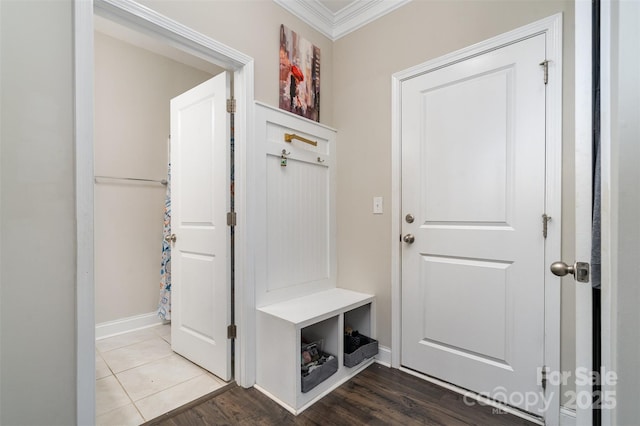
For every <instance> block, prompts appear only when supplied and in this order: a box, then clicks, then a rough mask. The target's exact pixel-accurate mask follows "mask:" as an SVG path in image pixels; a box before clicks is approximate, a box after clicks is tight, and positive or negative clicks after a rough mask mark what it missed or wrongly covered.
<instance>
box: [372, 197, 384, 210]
mask: <svg viewBox="0 0 640 426" xmlns="http://www.w3.org/2000/svg"><path fill="white" fill-rule="evenodd" d="M373 214H382V197H373Z"/></svg>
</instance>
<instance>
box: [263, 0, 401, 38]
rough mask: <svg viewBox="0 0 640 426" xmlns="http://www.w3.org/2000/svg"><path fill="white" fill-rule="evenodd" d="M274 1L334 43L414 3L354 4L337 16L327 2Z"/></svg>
mask: <svg viewBox="0 0 640 426" xmlns="http://www.w3.org/2000/svg"><path fill="white" fill-rule="evenodd" d="M273 1H274V2H276V3H277V4H278V5H280V6H281V7H283V8H284V9H286V10H288V11H289V12H291V13H293V14H294V15H295V16H297V17H298V18H300V19H301V20H302V21H304V22H306V23H307V24H309V25H310V26H311V27H313V28H315V29H316V30H318V31H320V32H321V33H322V34H324V35H325V36H327V37H328V38H330V39H331V40H333V41H335V40H337V39H339V38H340V37H343V36H345V35H347V34H349V33H350V32H352V31H355V30H357V29H358V28H360V27H362V26H364V25H366V24H368V23H370V22H372V21H374V20H376V19H378V18H380V17H382V16H384V15H386V14H387V13H389V12H392V11H394V10H395V9H397V8H399V7H401V6H404V5H405V4H407V3H408V2H410V1H411V0H354V1H352V2H350V3H349V4H348V5H347V6H345V7H343V8H342V9H340V10H338V11H337V12H333V11H331V10H330V9H329V7H327V6H326V5H325V4H323V2H326V1H327V0H273Z"/></svg>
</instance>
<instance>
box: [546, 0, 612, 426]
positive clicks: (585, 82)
mask: <svg viewBox="0 0 640 426" xmlns="http://www.w3.org/2000/svg"><path fill="white" fill-rule="evenodd" d="M592 35H593V28H592V4H591V2H585V1H577V2H576V3H575V202H576V213H575V231H574V237H575V260H579V261H581V262H591V222H592V208H591V206H592V176H593V169H592V158H593V146H592V143H593V123H592V121H593V120H592V114H593V112H592V107H593V86H592V82H593V73H592V68H593V62H592V61H593V52H592ZM601 99H602V101H604V100H605V97H604V96H602V97H601ZM603 107H604V104H603ZM605 111H606V109H605V108H603V109H602V113H603V115H604V114H606V112H605ZM602 134H603V135H604V131H603V133H602ZM601 153H603V154H604V152H603V151H602V147H601ZM600 160H601V164H602V165H605V162H604V161H603V158H602V156H601V158H600ZM603 176H604V173H603ZM578 206H586V207H585V208H579V207H578ZM602 207H603V208H602V215H603V217H602V229H603V231H604V229H605V222H604V221H605V217H604V216H605V215H606V209H605V208H604V207H605V206H604V204H603V205H602ZM604 240H605V239H604V233H603V242H604ZM603 247H604V245H603ZM604 257H605V254H604V253H603V256H602V260H603V262H602V267H603V274H602V278H603V280H602V281H603V282H604V278H605V275H604V271H605V268H606V262H605V261H604ZM558 259H560V258H558ZM571 260H572V259H565V261H567V262H570V261H571ZM569 279H571V278H569ZM602 287H604V285H603V286H602ZM591 291H592V290H591V283H590V282H589V283H578V282H575V303H576V315H575V322H576V327H575V339H576V371H577V370H578V369H579V368H582V369H585V371H591V370H592V367H593V352H592V351H593V349H592V347H593V342H592V336H593V312H592V302H593V300H592V293H591ZM603 318H604V317H603ZM604 338H605V336H604V335H603V339H604ZM603 342H604V341H603ZM603 347H604V346H603ZM591 394H592V387H591V385H590V384H589V383H585V382H582V383H576V402H577V401H578V396H580V397H582V396H583V395H589V396H590V395H591ZM588 399H589V398H588ZM592 420H593V418H592V410H591V407H590V406H589V407H587V406H585V405H584V404H576V424H578V425H584V426H591V424H592Z"/></svg>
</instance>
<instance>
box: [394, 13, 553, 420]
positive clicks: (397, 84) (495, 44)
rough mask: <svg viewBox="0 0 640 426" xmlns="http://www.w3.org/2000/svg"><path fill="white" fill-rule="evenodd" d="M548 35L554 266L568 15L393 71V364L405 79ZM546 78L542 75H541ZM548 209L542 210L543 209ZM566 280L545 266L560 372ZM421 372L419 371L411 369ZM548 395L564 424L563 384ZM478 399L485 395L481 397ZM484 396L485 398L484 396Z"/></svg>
mask: <svg viewBox="0 0 640 426" xmlns="http://www.w3.org/2000/svg"><path fill="white" fill-rule="evenodd" d="M539 34H545V35H546V40H547V45H546V49H547V57H546V58H541V61H542V60H543V59H546V60H549V61H550V62H549V80H548V84H547V97H546V123H547V129H546V139H547V140H546V148H547V150H546V172H545V173H546V177H545V179H546V188H547V193H546V195H545V205H546V214H547V215H549V216H551V217H552V221H551V222H550V223H549V233H548V236H547V240H546V244H545V256H544V258H545V265H550V264H551V263H553V262H555V261H556V260H558V259H560V254H561V219H560V218H561V217H562V198H561V196H562V14H561V13H558V14H555V15H552V16H550V17H547V18H544V19H541V20H539V21H536V22H533V23H531V24H529V25H526V26H523V27H520V28H517V29H515V30H513V31H509V32H507V33H504V34H501V35H498V36H496V37H493V38H490V39H488V40H485V41H482V42H480V43H477V44H474V45H472V46H469V47H466V48H463V49H461V50H458V51H455V52H452V53H449V54H447V55H444V56H441V57H439V58H436V59H432V60H429V61H427V62H425V63H422V64H419V65H416V66H413V67H411V68H408V69H406V70H404V71H400V72H397V73H395V74H393V76H392V81H391V84H392V96H391V99H392V106H391V114H392V124H391V131H392V139H391V175H392V185H391V194H392V197H391V198H392V200H391V205H392V207H391V212H392V213H391V214H392V218H391V229H392V232H391V236H392V238H391V240H392V242H391V305H392V307H391V309H392V311H391V312H392V314H391V344H392V345H391V346H392V353H391V365H392V367H394V368H400V369H403V368H402V366H401V363H400V360H401V353H400V351H401V349H400V348H401V331H402V328H401V326H402V324H401V318H402V311H401V309H402V306H401V295H402V293H401V292H402V281H401V273H402V259H401V246H400V243H399V239H398V236H399V235H400V234H401V229H402V211H401V209H402V204H401V190H402V186H401V185H402V174H401V173H402V164H401V141H402V135H401V118H402V111H401V104H402V101H401V94H402V83H403V82H404V81H406V80H408V79H411V78H413V77H417V76H419V75H422V74H425V73H428V72H430V71H433V70H436V69H440V68H442V67H444V66H447V65H449V64H451V63H454V62H459V61H461V60H464V59H466V58H470V57H473V56H477V55H480V54H482V53H485V52H488V51H491V50H495V49H498V48H500V47H502V46H505V45H508V44H513V43H515V42H517V41H519V40H523V39H526V38H530V37H533V36H535V35H539ZM541 78H542V74H541ZM540 214H542V212H541V213H540ZM560 291H561V288H560V279H559V278H558V277H556V276H554V275H553V274H552V273H551V272H550V270H549V269H548V268H547V267H545V326H544V328H545V330H544V336H545V350H544V357H545V365H546V367H547V371H551V372H559V371H560ZM409 372H410V373H412V374H416V373H415V372H413V371H409ZM420 377H423V378H425V379H426V380H429V381H432V382H434V383H436V384H439V385H441V386H444V387H447V388H449V389H452V390H454V391H456V392H460V393H465V394H468V392H467V391H465V390H463V389H461V388H458V387H456V386H453V385H450V384H448V383H445V382H442V381H440V380H437V379H434V378H431V377H428V376H424V375H420ZM547 392H548V393H547V395H551V396H552V398H551V403H550V406H549V410H548V411H547V412H546V413H545V421H546V422H547V423H548V424H558V423H559V418H560V386H559V384H555V383H553V382H549V383H548V386H547ZM478 398H481V397H479V396H478ZM478 400H479V401H480V400H481V399H478ZM482 402H483V403H486V404H490V405H494V404H495V406H498V407H500V408H501V409H503V410H505V411H508V412H510V413H512V414H515V415H518V416H521V417H525V418H527V419H529V420H533V421H536V422H539V419H537V418H535V417H533V416H529V415H527V414H524V413H522V412H520V411H519V410H515V409H511V408H510V407H506V406H503V405H502V404H497V403H492V402H491V401H489V400H486V399H482Z"/></svg>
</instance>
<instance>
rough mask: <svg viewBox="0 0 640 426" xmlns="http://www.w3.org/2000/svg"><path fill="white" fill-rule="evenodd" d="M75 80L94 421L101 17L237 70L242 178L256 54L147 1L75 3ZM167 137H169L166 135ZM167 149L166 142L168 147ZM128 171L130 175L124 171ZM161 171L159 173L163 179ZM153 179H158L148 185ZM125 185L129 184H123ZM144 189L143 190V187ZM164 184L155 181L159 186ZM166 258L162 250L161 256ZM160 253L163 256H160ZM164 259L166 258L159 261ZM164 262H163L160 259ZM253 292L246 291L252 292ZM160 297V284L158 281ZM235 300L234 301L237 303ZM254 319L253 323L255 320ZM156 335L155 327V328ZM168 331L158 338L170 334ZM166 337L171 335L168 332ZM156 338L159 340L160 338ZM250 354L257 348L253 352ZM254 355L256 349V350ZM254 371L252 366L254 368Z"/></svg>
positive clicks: (80, 268) (85, 356)
mask: <svg viewBox="0 0 640 426" xmlns="http://www.w3.org/2000/svg"><path fill="white" fill-rule="evenodd" d="M74 7H75V9H74V11H75V60H76V72H75V86H76V99H75V100H76V135H77V137H76V181H77V203H76V213H77V259H78V260H77V276H78V282H77V302H76V303H77V305H76V311H77V330H78V332H77V387H78V393H77V421H78V423H81V424H85V423H86V424H91V423H94V422H95V416H96V398H95V397H96V393H95V390H96V379H95V375H96V357H95V355H96V351H95V345H96V341H95V337H96V319H97V318H96V305H95V298H96V297H95V296H96V287H95V285H94V277H95V269H96V262H95V257H94V249H95V246H94V240H95V232H96V227H95V223H94V220H93V219H94V195H95V185H98V184H97V183H95V181H94V179H95V178H94V175H95V174H96V173H94V151H95V148H96V147H95V145H94V135H95V132H94V96H93V89H94V83H93V72H94V63H93V58H94V53H95V52H94V45H93V40H94V17H95V16H100V17H103V18H107V19H109V20H111V21H114V22H116V23H119V24H121V25H124V26H125V27H127V28H129V29H130V30H136V31H139V32H141V33H144V34H146V35H148V36H150V37H151V38H152V39H155V40H156V41H162V42H164V43H165V44H167V45H170V46H172V47H173V48H174V49H177V50H179V51H182V52H183V53H188V54H189V55H191V56H194V57H196V58H199V59H200V60H203V61H205V62H209V63H210V64H213V65H216V66H218V67H220V68H222V69H226V70H231V71H232V74H233V78H234V80H235V89H236V92H235V96H236V98H237V99H238V100H239V102H238V107H237V109H236V114H235V130H236V135H235V146H236V150H237V153H238V155H237V156H236V158H237V160H236V167H235V171H236V176H242V175H243V173H244V170H245V164H244V161H243V159H244V158H245V155H244V154H245V152H246V143H247V123H248V122H250V118H251V117H252V114H253V112H252V102H253V60H252V59H251V58H250V57H248V56H246V55H244V54H242V53H240V52H237V51H235V50H234V49H231V48H229V47H228V46H225V45H222V44H221V43H218V42H217V41H215V40H213V39H210V38H209V37H207V36H204V35H202V34H200V33H197V32H195V31H193V30H192V29H190V28H188V27H186V26H184V25H182V24H180V23H177V22H175V21H172V20H170V19H168V18H167V17H164V16H162V15H160V14H158V13H157V12H155V11H153V10H151V9H149V8H146V7H144V6H141V5H139V4H137V3H135V2H134V1H129V0H125V1H121V2H118V3H117V4H114V3H113V2H110V1H108V0H96V1H94V2H76V3H75V6H74ZM165 138H166V136H165ZM165 147H166V146H165ZM123 177H128V176H126V175H125V176H123ZM156 177H157V176H152V178H154V179H155V178H156ZM148 184H151V183H148ZM123 186H124V185H123ZM138 189H139V188H138ZM158 189H160V190H161V189H162V188H161V187H156V192H157V190H158ZM245 191H246V185H245V184H244V182H239V184H236V185H235V194H236V196H237V198H236V202H235V204H236V208H237V209H238V210H241V209H243V208H244V199H245ZM236 220H237V223H238V224H239V225H240V224H244V223H245V217H244V214H242V212H239V213H238V214H237V219H236ZM235 241H236V246H235V259H236V268H237V269H236V273H235V275H236V278H240V279H241V278H243V261H244V259H245V254H244V253H245V250H246V249H245V244H244V241H245V234H244V229H240V230H237V231H236V232H235ZM158 256H159V255H158ZM158 259H159V257H158ZM158 262H159V260H158ZM158 265H159V263H158ZM250 295H251V292H250V291H247V296H250ZM158 296H159V287H158ZM248 299H249V300H245V293H244V288H242V287H241V288H238V289H237V290H236V294H235V297H234V299H233V300H232V299H231V298H229V301H228V303H229V305H230V304H231V303H234V305H235V306H240V307H242V306H251V303H252V302H253V299H252V298H251V297H249V298H248ZM245 303H247V304H248V305H246V304H245ZM235 306H234V307H235ZM236 312H238V315H237V318H236V320H235V323H236V324H237V325H240V324H242V323H243V322H244V321H245V316H246V315H247V314H248V315H251V311H250V310H249V309H244V310H242V309H240V310H236ZM248 322H249V323H250V321H248ZM154 333H155V331H154ZM163 333H164V332H162V331H161V332H160V333H156V334H160V336H159V337H161V338H162V337H163V336H162V334H163ZM250 333H251V330H247V332H246V333H245V332H238V334H237V337H236V339H237V340H236V342H235V349H236V353H235V357H236V363H235V369H234V377H235V379H236V380H237V381H238V383H239V384H241V385H243V386H250V385H251V384H252V380H253V377H252V375H251V369H247V368H246V366H247V365H251V364H252V362H247V360H246V357H245V351H244V345H245V343H246V342H250V341H251V339H250V336H248V335H249V334H250ZM165 337H166V336H165ZM156 341H157V340H156ZM248 352H250V351H248ZM249 356H250V355H249ZM247 370H248V371H247Z"/></svg>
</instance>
